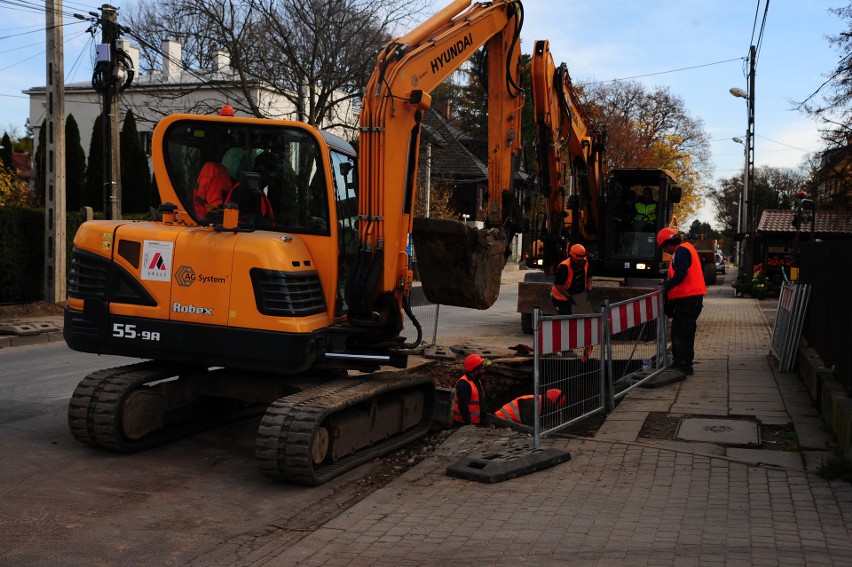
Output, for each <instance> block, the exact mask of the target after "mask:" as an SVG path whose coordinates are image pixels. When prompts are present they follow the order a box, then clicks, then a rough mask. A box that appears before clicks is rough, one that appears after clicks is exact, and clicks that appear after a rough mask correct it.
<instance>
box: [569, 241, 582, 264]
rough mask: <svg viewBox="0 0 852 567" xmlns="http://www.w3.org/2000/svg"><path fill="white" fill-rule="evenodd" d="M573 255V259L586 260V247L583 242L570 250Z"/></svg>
mask: <svg viewBox="0 0 852 567" xmlns="http://www.w3.org/2000/svg"><path fill="white" fill-rule="evenodd" d="M568 253H569V254H570V255H571V259H572V260H585V259H586V247H585V246H583V245H582V244H575V245H574V246H572V247H571V249H570V250H569V251H568Z"/></svg>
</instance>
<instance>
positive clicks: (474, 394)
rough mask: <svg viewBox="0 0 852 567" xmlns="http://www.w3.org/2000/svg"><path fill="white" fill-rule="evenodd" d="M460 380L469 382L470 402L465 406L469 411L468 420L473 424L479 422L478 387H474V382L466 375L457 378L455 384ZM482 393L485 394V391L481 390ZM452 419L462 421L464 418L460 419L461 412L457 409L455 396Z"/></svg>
mask: <svg viewBox="0 0 852 567" xmlns="http://www.w3.org/2000/svg"><path fill="white" fill-rule="evenodd" d="M462 380H464V381H465V382H467V383H468V384H470V404H469V405H468V406H467V407H468V411H470V422H471V423H474V424H477V423H480V421H481V416H480V413H481V412H480V408H479V388H477V387H476V384H475V383H474V382H473V380H471V379H470V378H468V377H467V375H463V376H462V377H461V378H459V379H458V382H456V386H458V384H459V382H461V381H462ZM483 395H485V392H483ZM453 419H454V420H456V421H457V422H459V423H464V419H462V416H461V412H460V411H459V401H458V398H456V401H455V403H454V404H453Z"/></svg>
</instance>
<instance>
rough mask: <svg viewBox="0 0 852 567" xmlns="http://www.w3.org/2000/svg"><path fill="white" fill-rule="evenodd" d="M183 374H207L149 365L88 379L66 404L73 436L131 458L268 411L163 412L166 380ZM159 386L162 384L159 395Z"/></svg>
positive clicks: (245, 407)
mask: <svg viewBox="0 0 852 567" xmlns="http://www.w3.org/2000/svg"><path fill="white" fill-rule="evenodd" d="M181 372H183V373H196V374H197V373H204V374H205V375H206V373H207V370H206V369H204V368H189V367H186V368H176V367H175V365H174V364H164V363H158V362H153V361H150V362H141V363H138V364H131V365H128V366H121V367H117V368H108V369H104V370H98V371H96V372H93V373H91V374H89V375H88V376H86V377H85V378H84V379H83V380H82V381H81V382H80V383H79V384H78V386H77V388H76V389H75V390H74V393H73V395H72V396H71V401H70V402H69V404H68V426H69V428H70V430H71V434H72V435H73V436H74V438H75V439H77V440H78V441H80V442H82V443H86V444H88V445H93V446H97V447H103V448H106V449H110V450H113V451H119V452H122V453H133V452H137V451H142V450H145V449H148V448H150V447H155V446H157V445H162V444H164V443H167V442H169V441H173V440H175V439H179V438H181V437H185V436H186V435H190V434H192V433H197V432H199V431H203V430H205V429H210V428H212V427H215V426H217V425H221V424H223V423H230V422H233V421H237V420H240V419H245V418H248V417H251V416H253V415H259V414H261V413H262V412H263V410H264V408H265V406H264V405H262V404H240V405H234V404H233V402H230V403H229V401H227V400H222V401H221V402H217V404H216V405H215V407H199V406H198V404H194V405H193V404H185V405H182V406H177V407H176V408H165V409H164V404H163V402H162V401H161V400H162V399H163V398H166V397H168V392H166V394H165V395H164V394H163V390H164V389H167V388H168V383H166V384H163V381H169V380H171V382H170V383H172V384H173V383H176V382H174V380H175V379H176V380H180V377H181ZM157 383H161V386H160V389H159V390H158V388H157V386H156V384H157ZM163 386H165V388H164V387H163ZM173 409H177V410H178V411H172V410H173ZM172 416H175V417H177V419H176V418H175V417H172Z"/></svg>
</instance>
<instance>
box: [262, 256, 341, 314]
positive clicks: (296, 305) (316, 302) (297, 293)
mask: <svg viewBox="0 0 852 567" xmlns="http://www.w3.org/2000/svg"><path fill="white" fill-rule="evenodd" d="M251 280H252V285H253V286H254V298H255V301H256V302H257V310H258V312H259V313H262V314H263V315H271V316H274V317H306V316H308V315H315V314H317V313H322V312H324V311H325V310H326V308H325V296H324V295H323V293H322V285H321V284H320V279H319V275H318V274H317V273H316V272H299V273H289V272H278V271H274V270H263V269H260V268H254V269H252V270H251Z"/></svg>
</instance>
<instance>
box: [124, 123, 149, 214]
mask: <svg viewBox="0 0 852 567" xmlns="http://www.w3.org/2000/svg"><path fill="white" fill-rule="evenodd" d="M151 205H152V199H151V172H150V169H148V156H146V155H145V150H144V149H143V148H142V144H140V143H139V132H138V131H137V129H136V117H135V116H133V111H130V110H129V111H128V112H127V115H126V116H125V117H124V123H123V124H122V126H121V213H122V214H128V213H146V212H148V209H149V208H150V207H151Z"/></svg>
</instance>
